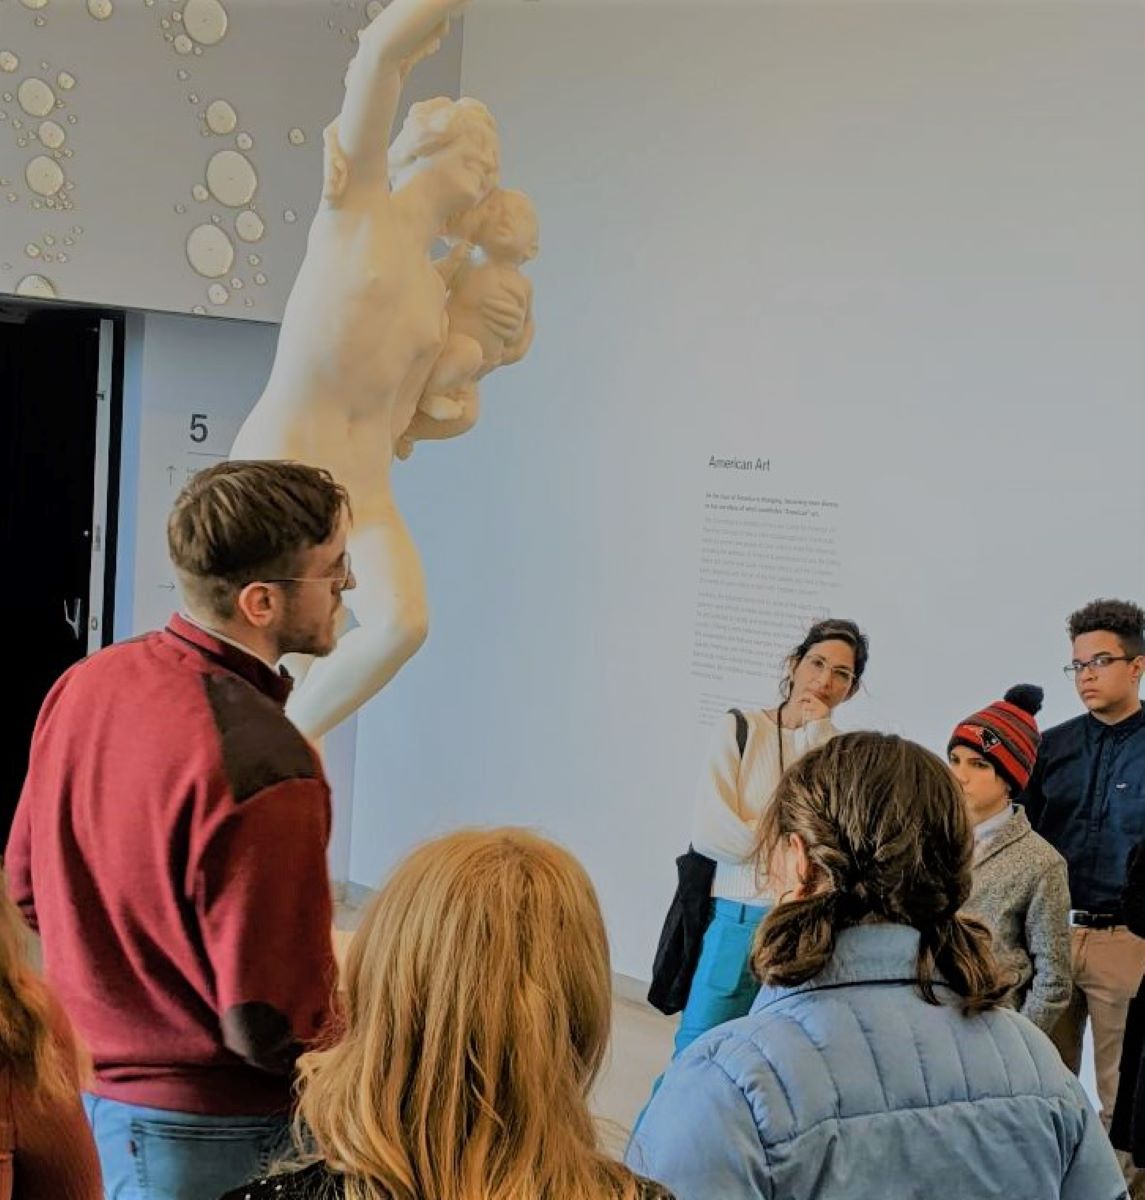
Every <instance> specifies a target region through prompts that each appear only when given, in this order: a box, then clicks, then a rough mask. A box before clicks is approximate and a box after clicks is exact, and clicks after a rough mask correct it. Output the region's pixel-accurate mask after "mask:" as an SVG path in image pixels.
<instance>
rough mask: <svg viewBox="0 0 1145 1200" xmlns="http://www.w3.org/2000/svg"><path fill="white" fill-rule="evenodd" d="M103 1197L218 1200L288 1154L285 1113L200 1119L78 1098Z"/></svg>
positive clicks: (96, 1098)
mask: <svg viewBox="0 0 1145 1200" xmlns="http://www.w3.org/2000/svg"><path fill="white" fill-rule="evenodd" d="M83 1103H84V1109H85V1111H86V1112H87V1119H88V1121H89V1122H90V1123H91V1128H92V1132H93V1134H94V1135H95V1142H96V1146H97V1147H98V1148H99V1161H100V1166H101V1167H102V1168H103V1191H104V1195H105V1196H106V1197H107V1200H219V1197H220V1196H221V1195H222V1194H223V1193H224V1192H227V1191H230V1189H231V1188H237V1187H240V1186H241V1185H242V1184H244V1183H248V1182H249V1181H250V1180H252V1179H257V1178H258V1177H259V1176H260V1175H265V1174H267V1172H268V1171H269V1170H270V1169H271V1168H272V1167H273V1166H274V1164H275V1163H277V1162H278V1161H280V1160H282V1159H288V1158H289V1157H290V1156H291V1141H290V1122H289V1120H288V1118H286V1117H204V1116H199V1115H197V1114H195V1113H181V1112H168V1111H167V1110H166V1109H161V1108H141V1107H139V1106H137V1105H133V1104H120V1103H119V1102H118V1101H115V1100H105V1099H104V1098H103V1097H102V1096H91V1095H85V1096H84V1098H83Z"/></svg>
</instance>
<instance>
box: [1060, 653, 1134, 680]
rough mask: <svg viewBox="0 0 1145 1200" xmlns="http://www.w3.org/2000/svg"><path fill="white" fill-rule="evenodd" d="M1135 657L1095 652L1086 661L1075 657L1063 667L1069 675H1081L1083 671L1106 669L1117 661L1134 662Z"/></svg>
mask: <svg viewBox="0 0 1145 1200" xmlns="http://www.w3.org/2000/svg"><path fill="white" fill-rule="evenodd" d="M1135 657H1136V655H1133V654H1095V655H1094V656H1093V657H1092V658H1089V659H1086V661H1085V662H1082V661H1081V660H1080V659H1077V658H1075V659H1074V660H1073V662H1071V663H1070V664H1069V665H1068V666H1065V667H1062V670H1063V671H1064V672H1065V673H1066V674H1067V675H1080V674H1081V673H1082V671H1104V670H1105V668H1106V667H1108V666H1111V665H1112V664H1113V663H1115V662H1132V661H1133V660H1134V658H1135Z"/></svg>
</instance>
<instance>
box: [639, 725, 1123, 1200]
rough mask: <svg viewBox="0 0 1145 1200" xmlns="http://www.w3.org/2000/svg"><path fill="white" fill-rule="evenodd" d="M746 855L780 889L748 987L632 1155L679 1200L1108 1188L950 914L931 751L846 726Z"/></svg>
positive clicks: (1030, 1195)
mask: <svg viewBox="0 0 1145 1200" xmlns="http://www.w3.org/2000/svg"><path fill="white" fill-rule="evenodd" d="M758 860H759V861H760V862H761V863H764V864H767V867H768V875H769V877H770V878H771V879H772V880H782V881H783V884H782V887H783V888H784V889H786V890H784V891H783V892H782V894H781V895H780V896H779V900H778V903H777V905H776V908H775V909H774V911H773V912H772V913H771V915H770V916H769V917H768V918H767V920H766V921H765V922H764V924H763V926H762V927H761V929H760V931H759V933H758V934H757V937H756V943H755V947H754V950H753V967H754V969H755V972H756V974H757V975H758V976H759V978H760V979H761V981H762V984H763V986H762V989H761V991H760V993H759V996H758V997H757V998H756V1001H755V1003H754V1005H753V1006H752V1010H751V1013H750V1014H749V1015H748V1016H746V1017H742V1018H740V1019H739V1020H737V1021H730V1022H728V1023H727V1024H725V1025H720V1026H718V1027H717V1028H715V1029H713V1030H712V1031H711V1032H709V1033H708V1034H706V1035H705V1036H704V1037H702V1038H701V1039H700V1040H699V1041H697V1042H695V1043H694V1044H693V1045H692V1046H691V1047H690V1048H689V1049H688V1050H687V1051H685V1053H684V1054H683V1055H682V1056H681V1057H680V1058H678V1059H677V1060H676V1061H675V1062H674V1063H673V1064H672V1066H671V1067H670V1068H669V1070H668V1072H667V1074H666V1076H665V1077H664V1082H663V1084H662V1085H661V1087H660V1090H659V1091H658V1092H657V1094H656V1096H655V1097H654V1098H653V1100H652V1102H651V1104H650V1105H649V1106H648V1108H647V1110H646V1111H645V1114H644V1116H643V1119H642V1121H641V1124H640V1126H639V1127H638V1129H637V1131H636V1133H635V1135H634V1136H633V1140H632V1143H631V1145H630V1146H629V1151H628V1163H629V1165H630V1166H631V1167H633V1168H634V1169H635V1170H637V1171H639V1172H641V1173H643V1174H645V1175H649V1176H651V1177H653V1178H656V1179H659V1180H661V1181H662V1182H663V1183H664V1184H666V1185H667V1186H668V1187H670V1188H671V1189H672V1191H673V1192H675V1193H676V1195H677V1196H678V1197H679V1200H714V1198H716V1197H718V1198H719V1200H739V1198H741V1197H743V1198H752V1200H756V1198H758V1200H916V1198H917V1200H936V1198H940V1200H994V1198H996V1200H1003V1198H1004V1200H1122V1198H1123V1197H1124V1196H1125V1185H1124V1182H1123V1181H1122V1178H1121V1174H1120V1171H1119V1169H1118V1165H1117V1160H1116V1158H1115V1157H1114V1154H1113V1150H1112V1148H1111V1147H1110V1145H1109V1141H1108V1139H1107V1137H1106V1135H1105V1132H1104V1131H1103V1129H1102V1127H1101V1125H1100V1123H1099V1122H1098V1120H1097V1118H1096V1116H1095V1115H1094V1113H1093V1110H1092V1109H1091V1108H1090V1106H1089V1103H1088V1102H1087V1100H1086V1098H1085V1095H1084V1093H1083V1092H1082V1090H1081V1088H1080V1086H1079V1084H1078V1082H1077V1080H1076V1079H1075V1078H1074V1077H1073V1075H1071V1074H1070V1073H1069V1072H1068V1071H1067V1070H1066V1068H1065V1067H1064V1066H1063V1065H1062V1062H1061V1059H1060V1058H1059V1057H1058V1054H1057V1051H1056V1050H1055V1049H1054V1047H1053V1045H1052V1044H1051V1043H1050V1041H1049V1039H1048V1038H1047V1037H1046V1036H1045V1035H1044V1034H1043V1033H1042V1032H1041V1031H1040V1030H1038V1029H1036V1028H1035V1027H1034V1026H1033V1025H1032V1024H1031V1023H1030V1022H1029V1021H1027V1020H1026V1019H1025V1018H1024V1017H1022V1016H1020V1015H1019V1014H1017V1013H1015V1012H1013V1011H1012V1010H1011V1009H1008V1008H1005V1007H1000V1005H1001V1001H1002V1000H1003V998H1004V997H1005V995H1006V992H1007V989H1008V985H1009V982H1010V981H1009V980H1008V979H1007V978H1005V977H1004V976H1003V975H1002V974H1001V973H1000V969H999V968H998V966H997V964H996V963H995V961H994V959H993V957H992V955H991V953H990V950H989V945H990V935H989V932H988V930H987V929H986V927H985V926H983V925H981V924H979V923H978V922H976V921H974V920H973V919H971V918H968V917H964V916H960V915H959V913H958V910H959V909H960V908H961V906H962V904H963V902H964V901H965V899H966V897H967V895H968V893H969V891H970V863H971V836H970V828H969V825H968V821H967V817H966V814H965V809H964V806H963V804H962V798H961V796H960V795H959V794H958V788H957V787H956V785H955V784H954V782H953V781H952V779H951V777H950V773H949V771H948V770H947V768H946V766H945V764H944V763H942V762H941V760H939V759H938V758H936V757H935V756H934V755H932V754H930V753H929V752H928V751H926V750H923V749H922V748H921V747H920V746H916V745H915V744H914V743H912V742H908V741H904V740H903V739H901V738H897V737H889V736H885V735H882V734H875V733H854V734H845V735H843V736H841V737H838V738H836V739H834V740H833V741H831V742H829V743H828V744H827V745H826V746H824V747H822V748H820V749H818V750H814V751H812V752H811V753H810V754H808V755H807V756H806V757H805V758H803V759H802V760H800V762H799V763H797V764H796V765H795V766H793V767H792V768H791V769H790V770H789V771H788V773H787V774H786V776H785V777H784V779H783V781H782V782H781V783H780V785H779V788H778V790H777V792H776V795H775V799H774V801H773V804H772V806H771V808H770V809H769V810H768V813H767V814H766V815H765V817H764V821H763V827H762V828H761V831H760V850H759V855H758Z"/></svg>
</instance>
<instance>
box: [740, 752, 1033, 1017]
mask: <svg viewBox="0 0 1145 1200" xmlns="http://www.w3.org/2000/svg"><path fill="white" fill-rule="evenodd" d="M793 833H797V834H799V836H800V837H801V838H802V839H803V842H804V844H805V845H806V847H807V856H808V858H809V859H810V862H811V879H810V880H808V882H809V883H810V884H812V885H813V886H814V888H815V890H814V892H813V893H812V894H811V895H808V896H804V897H802V898H801V899H798V900H791V901H788V902H786V903H783V904H779V905H777V906H776V907H775V908H774V909H773V910H772V911H771V913H770V914H769V916H768V917H767V918H766V919H765V920H764V922H763V924H762V925H761V926H760V928H759V931H758V932H757V933H756V937H755V945H754V947H753V950H752V968H753V970H754V971H755V974H756V977H757V978H758V979H759V980H760V981H761V982H763V983H772V984H780V985H782V986H786V987H791V986H795V985H798V984H800V983H804V982H806V981H807V980H808V979H811V978H812V977H813V976H815V975H817V974H818V973H819V972H820V971H821V970H822V969H823V968H824V967H825V966H826V965H827V963H828V962H829V961H830V959H831V956H832V955H833V954H834V952H835V940H836V938H837V936H838V935H839V933H841V932H842V931H843V930H844V929H848V928H850V927H851V926H853V925H858V924H860V923H862V922H863V921H864V920H866V919H868V918H873V919H875V920H879V921H888V922H893V923H895V924H899V925H909V926H912V927H913V928H915V929H917V930H918V932H919V935H920V939H919V945H918V962H917V966H916V971H917V980H918V989H919V992H920V994H921V995H922V997H923V998H924V999H925V1000H927V1001H928V1002H929V1003H931V1004H937V1003H939V1001H938V998H937V996H936V995H935V991H934V988H935V983H936V978H937V977H938V976H941V977H942V978H943V979H944V980H945V981H946V983H947V985H948V986H949V987H951V988H952V989H953V990H954V991H955V992H956V993H957V994H958V995H959V996H960V997H961V998H962V1004H963V1007H964V1009H965V1010H966V1011H968V1012H980V1011H982V1010H984V1009H988V1008H993V1007H995V1006H996V1005H997V1004H999V1003H1000V1002H1001V1001H1002V999H1003V998H1004V997H1005V996H1006V994H1007V993H1008V991H1009V990H1010V988H1011V987H1012V986H1013V984H1014V983H1015V982H1016V980H1014V979H1011V978H1008V977H1007V975H1006V974H1005V973H1004V972H1003V971H1002V970H1001V968H1000V967H999V965H998V963H997V962H996V960H995V958H994V955H993V953H992V951H991V940H990V939H991V935H990V931H989V930H988V929H987V927H986V926H985V925H983V924H982V923H981V922H980V921H977V920H974V919H973V918H971V917H967V916H963V915H962V914H961V913H960V912H959V909H960V908H961V907H962V905H963V904H964V903H965V901H966V898H967V896H969V894H970V868H971V856H972V853H973V839H972V838H971V834H970V821H969V818H968V817H967V815H966V808H965V806H964V804H963V802H962V796H961V794H960V793H959V789H958V786H957V785H956V784H955V782H954V780H953V778H952V776H951V774H950V771H949V770H948V768H947V766H946V764H945V763H944V762H942V760H941V759H939V758H938V757H937V756H935V755H934V754H931V753H930V751H929V750H924V749H923V748H922V747H921V746H919V745H916V744H915V743H914V742H909V741H907V740H906V739H905V738H900V737H896V736H894V735H893V734H883V733H846V734H842V735H840V736H839V737H836V738H833V739H832V740H831V741H830V742H828V743H827V744H826V745H825V746H821V747H819V748H818V749H817V750H812V751H811V753H809V754H806V755H804V757H803V758H801V759H800V760H799V761H798V762H797V763H795V764H794V765H793V766H792V767H791V768H790V769H789V770H788V771H787V773H786V774H785V775H784V776H783V778H782V779H781V780H780V782H779V786H778V787H777V788H776V791H775V796H774V798H773V800H772V802H771V804H770V806H769V807H768V808H767V809H766V810H765V812H764V816H763V819H762V820H761V822H760V829H759V840H758V842H757V848H756V859H755V861H756V863H757V864H758V868H759V870H760V872H761V874H767V873H768V868H769V867H770V865H771V862H772V861H773V859H774V856H775V853H776V850H777V849H778V847H779V845H780V843H781V842H783V841H785V840H786V839H787V837H788V836H789V835H791V834H793Z"/></svg>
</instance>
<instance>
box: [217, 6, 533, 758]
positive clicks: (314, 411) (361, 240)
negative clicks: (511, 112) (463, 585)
mask: <svg viewBox="0 0 1145 1200" xmlns="http://www.w3.org/2000/svg"><path fill="white" fill-rule="evenodd" d="M464 4H465V0H392V2H391V3H390V4H389V5H388V6H387V7H386V8H385V9H383V10H382V12H381V13H380V14H379V15H378V16H377V17H376V18H375V19H374V21H373V22H372V23H371V24H370V25H369V27H368V28H367V29H365V30H364V31H363V32H362V35H361V38H360V41H359V49H358V53H357V55H356V56H355V59H354V61H353V63H352V64H351V66H350V70H349V72H348V73H347V76H346V95H345V99H344V101H343V104H342V110H341V112H340V114H339V116H338V118H337V119H336V120H335V122H334V123H333V124H332V125H331V126H330V128H329V129H328V130H327V131H326V165H325V180H324V188H323V196H322V202H321V205H320V207H319V210H318V212H317V214H316V215H315V218H314V222H313V224H312V226H311V229H310V236H309V240H308V242H307V249H306V255H305V258H304V259H303V262H302V266H301V269H300V270H299V273H298V278H297V279H296V281H295V284H294V288H293V290H292V291H291V294H290V298H289V300H288V301H287V305H286V312H285V315H284V317H283V323H282V330H281V333H280V335H279V342H278V350H277V354H276V356H275V360H274V365H273V368H272V370H271V375H270V379H269V381H268V383H267V386H266V390H265V391H264V392H263V394H262V396H261V397H260V399H259V400H258V403H257V404H256V405H255V407H254V409H253V411H252V412H251V414H250V416H249V417H248V418H247V420H246V422H245V423H244V425H243V427H242V429H241V430H240V431H239V434H238V437H237V438H236V440H235V444H234V446H233V448H232V451H231V454H232V457H234V458H289V459H297V460H300V461H303V462H307V463H311V464H314V465H317V466H323V467H326V468H327V469H328V470H329V471H330V472H331V473H332V474H333V475H334V477H335V478H336V479H337V480H338V481H339V482H340V483H342V484H344V485H345V487H346V488H347V490H348V491H349V494H350V500H351V504H352V507H353V513H354V528H353V533H352V534H351V536H350V539H349V543H348V549H349V550H350V553H351V556H352V560H353V572H354V577H355V579H356V584H357V586H356V589H355V590H354V591H353V592H352V593H351V594H350V595H349V596H348V600H349V602H350V607H351V608H352V611H353V614H354V618H355V620H356V622H357V626H356V627H355V628H353V629H351V630H349V631H348V632H346V633H344V634H343V636H342V637H341V639H340V640H339V643H338V646H337V648H336V649H335V651H334V652H333V653H332V654H331V655H330V656H329V657H328V658H325V659H318V660H315V661H313V662H311V663H308V664H304V665H303V668H302V670H299V664H296V663H292V664H291V669H292V671H293V672H294V673H295V674H296V676H299V675H301V681H300V684H299V686H298V687H296V688H295V691H294V695H293V696H292V697H291V701H290V705H289V706H288V710H287V711H288V712H289V714H290V716H291V717H292V718H293V720H294V721H295V723H296V724H297V725H298V727H299V728H300V729H301V730H302V731H303V732H304V733H305V734H306V735H307V736H309V737H312V738H320V737H321V736H322V735H323V734H325V733H326V732H327V731H329V730H330V729H331V728H333V726H335V725H336V724H337V723H338V722H339V721H341V720H342V719H343V718H345V717H346V716H348V715H349V714H350V713H352V712H353V711H354V710H355V709H357V708H358V707H359V706H360V705H361V704H363V703H364V702H365V701H366V700H368V699H369V698H370V697H371V696H372V695H373V694H374V693H375V692H377V691H378V690H379V689H380V688H381V687H383V686H384V685H385V684H386V683H387V682H388V681H389V680H390V679H391V678H392V677H393V675H394V673H395V672H396V671H397V670H398V669H399V668H400V667H401V666H402V664H403V663H405V662H406V661H407V660H408V659H409V658H410V656H411V655H413V654H414V653H415V652H416V651H417V649H418V648H419V647H420V646H421V644H422V642H423V641H424V639H425V635H426V627H427V613H426V597H425V578H424V575H423V572H422V568H421V562H420V560H419V558H418V553H417V549H416V547H415V546H414V544H413V540H412V539H411V537H410V534H409V531H408V529H407V528H406V525H405V522H404V521H403V520H402V517H401V514H400V513H399V512H398V510H397V508H396V506H395V504H394V500H393V496H392V493H391V487H390V471H391V466H392V463H393V459H394V452H395V447H396V446H397V445H398V444H399V440H400V439H403V438H405V437H407V434H408V436H409V437H410V438H413V439H415V440H416V439H419V438H422V437H430V438H441V437H450V436H455V435H456V434H458V433H461V432H464V431H465V429H468V428H469V427H470V426H471V425H472V420H470V419H468V416H462V417H459V418H457V419H455V420H448V421H439V420H434V419H433V418H431V417H428V416H426V414H424V413H418V417H419V419H420V420H421V421H422V423H423V424H424V425H425V426H426V427H427V428H424V429H411V421H412V419H413V418H414V414H415V411H416V410H417V407H418V403H419V401H420V400H421V398H422V396H423V394H424V392H425V387H426V384H427V381H428V380H429V379H430V376H431V373H432V372H433V369H434V364H435V363H436V362H437V360H438V358H439V356H440V355H441V353H442V351H443V349H444V348H445V347H446V346H447V344H448V343H447V337H448V332H449V317H448V315H447V312H446V301H447V287H446V281H445V279H444V278H443V272H442V270H441V269H439V267H438V266H435V264H434V262H433V261H432V258H431V254H430V252H431V248H432V247H433V245H434V243H435V241H436V240H437V238H438V237H439V236H440V235H442V234H443V233H445V232H446V231H449V230H450V229H451V228H452V226H453V225H454V223H456V222H457V221H458V219H459V218H460V217H462V216H464V214H466V213H467V212H469V211H470V210H471V209H473V208H474V207H475V206H476V205H478V204H479V203H480V202H481V201H482V200H483V199H484V198H485V197H486V196H487V195H488V194H489V193H490V192H491V191H492V190H493V189H494V188H495V187H496V185H497V179H498V169H499V148H498V142H497V131H496V127H495V126H494V123H493V119H492V117H491V116H490V115H489V113H488V111H487V110H486V109H485V107H484V106H483V105H482V104H480V103H478V102H477V101H475V100H468V99H463V100H456V101H454V100H447V99H438V100H430V101H426V102H424V103H421V104H415V105H414V106H413V107H412V108H411V109H410V113H409V116H408V118H407V119H406V122H405V124H404V125H403V127H402V130H401V132H400V134H399V135H398V137H397V138H396V139H395V141H394V143H393V146H392V148H388V147H389V140H390V133H391V127H392V124H393V120H394V116H395V112H396V109H397V105H398V99H399V95H400V92H401V88H402V83H403V81H404V79H405V76H406V74H407V73H408V71H409V69H410V67H411V66H412V65H413V64H414V63H415V62H416V61H418V60H420V59H421V58H424V57H425V56H426V55H427V54H430V53H432V52H433V51H434V50H436V48H437V46H438V44H439V43H440V39H441V37H442V36H443V34H444V32H445V31H446V29H447V27H448V21H449V18H450V17H452V16H453V15H454V14H455V13H457V12H458V11H459V10H460V9H461V8H463V7H464ZM522 278H523V277H522ZM477 303H478V309H479V314H480V316H479V318H477V319H478V320H480V321H482V322H484V324H485V327H486V328H487V329H488V330H489V331H490V332H489V336H490V337H491V338H500V339H502V340H503V342H504V343H505V344H506V346H516V344H517V342H518V341H519V339H520V337H521V335H522V330H523V329H524V328H525V326H526V325H527V324H528V319H529V318H528V312H529V302H528V296H527V295H526V294H525V292H524V290H523V289H522V287H521V285H520V283H519V282H515V281H510V284H509V286H504V287H502V288H501V289H500V290H498V289H497V288H495V287H493V288H486V289H485V291H484V292H483V294H482V296H481V298H480V299H479V301H478V302H477ZM482 344H484V343H482ZM511 352H512V351H510V353H511ZM473 419H476V417H475V414H473Z"/></svg>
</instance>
